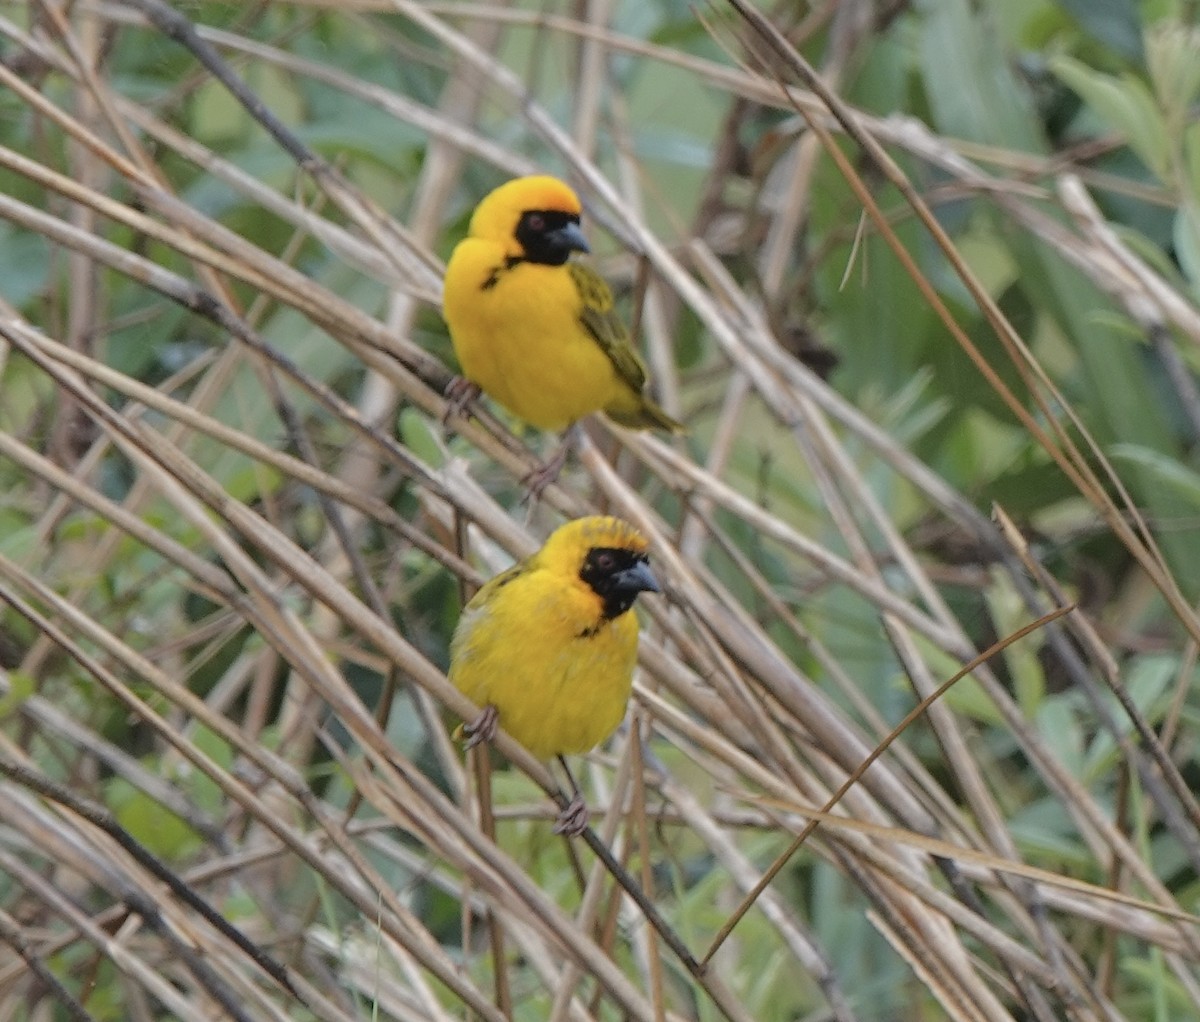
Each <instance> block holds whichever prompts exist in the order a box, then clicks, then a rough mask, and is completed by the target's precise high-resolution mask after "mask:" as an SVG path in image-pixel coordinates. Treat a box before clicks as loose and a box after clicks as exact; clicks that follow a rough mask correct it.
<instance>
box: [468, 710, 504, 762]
mask: <svg viewBox="0 0 1200 1022" xmlns="http://www.w3.org/2000/svg"><path fill="white" fill-rule="evenodd" d="M499 726H500V714H499V713H498V712H497V711H496V707H494V706H492V704H491V703H488V705H487V706H485V707H484V708H483V709H482V710H480V711H479V716H478V717H476V718H475V719H474V720H473V721H471V722H470V723H469V724H464V725H463V734H464V735H466V736H467V744H466V749H467V751H468V752H469V751H470V750H471V749H473V748H475V746H476V745H480V744H482V743H484V742H490V741H491V740H492V739H493V738H495V737H496V729H497V728H498V727H499Z"/></svg>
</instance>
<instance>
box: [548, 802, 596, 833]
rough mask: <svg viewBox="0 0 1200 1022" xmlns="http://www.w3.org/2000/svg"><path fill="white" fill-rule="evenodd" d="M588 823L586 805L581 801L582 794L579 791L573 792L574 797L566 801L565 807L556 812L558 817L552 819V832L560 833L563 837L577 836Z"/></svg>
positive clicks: (585, 828)
mask: <svg viewBox="0 0 1200 1022" xmlns="http://www.w3.org/2000/svg"><path fill="white" fill-rule="evenodd" d="M587 825H588V807H587V804H586V803H585V802H584V801H583V796H582V795H581V794H579V792H575V795H574V797H573V798H572V799H571V801H570V802H568V803H567V807H566V808H565V809H564V810H563V811H562V812H561V813H559V814H558V819H556V820H555V821H554V833H555V834H562V835H563V836H564V837H579V835H580V834H582V833H583V832H584V831H585V830H587Z"/></svg>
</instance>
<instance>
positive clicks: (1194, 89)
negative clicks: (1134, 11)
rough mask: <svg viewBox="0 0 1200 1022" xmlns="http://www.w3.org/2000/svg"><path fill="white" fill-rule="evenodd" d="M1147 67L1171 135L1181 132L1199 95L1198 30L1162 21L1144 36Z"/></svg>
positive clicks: (1199, 32)
mask: <svg viewBox="0 0 1200 1022" xmlns="http://www.w3.org/2000/svg"><path fill="white" fill-rule="evenodd" d="M1146 67H1147V69H1148V70H1149V72H1150V81H1151V83H1152V84H1153V85H1154V92H1155V94H1156V95H1157V96H1158V100H1159V102H1160V103H1161V104H1162V108H1163V110H1164V111H1165V113H1166V118H1167V123H1168V124H1169V125H1170V126H1171V129H1172V133H1175V132H1179V131H1182V130H1183V128H1184V126H1185V125H1186V124H1187V123H1188V121H1189V119H1190V108H1191V105H1192V103H1193V102H1194V101H1195V99H1196V97H1197V95H1200V30H1197V29H1195V28H1192V27H1185V26H1183V25H1181V24H1179V23H1178V22H1177V21H1174V20H1168V21H1163V22H1161V23H1160V24H1158V25H1155V26H1154V28H1153V29H1152V30H1151V31H1149V32H1148V33H1147V34H1146Z"/></svg>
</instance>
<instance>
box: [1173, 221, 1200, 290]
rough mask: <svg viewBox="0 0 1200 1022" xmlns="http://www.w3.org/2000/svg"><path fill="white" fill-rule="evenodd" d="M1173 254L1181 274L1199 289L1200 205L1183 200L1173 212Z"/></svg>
mask: <svg viewBox="0 0 1200 1022" xmlns="http://www.w3.org/2000/svg"><path fill="white" fill-rule="evenodd" d="M1174 233H1175V254H1176V255H1177V256H1178V257H1179V265H1180V266H1181V267H1183V274H1184V276H1185V277H1187V279H1188V280H1189V281H1190V282H1191V285H1192V287H1193V288H1195V289H1197V290H1198V291H1200V207H1198V206H1197V205H1196V204H1195V203H1192V202H1185V203H1184V204H1183V205H1182V206H1180V207H1179V211H1178V212H1177V213H1176V214H1175V232H1174Z"/></svg>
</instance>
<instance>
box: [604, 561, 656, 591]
mask: <svg viewBox="0 0 1200 1022" xmlns="http://www.w3.org/2000/svg"><path fill="white" fill-rule="evenodd" d="M612 580H613V589H615V590H616V591H617V592H623V593H661V592H662V589H661V588H660V587H659V584H658V579H656V578H655V577H654V572H652V571H651V570H650V565H649V564H647V563H646V562H645V561H638V562H637V563H636V564H634V566H633V567H632V568H626V569H625V570H624V571H618V572H617V573H616V574H615V575H613V579H612Z"/></svg>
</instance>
